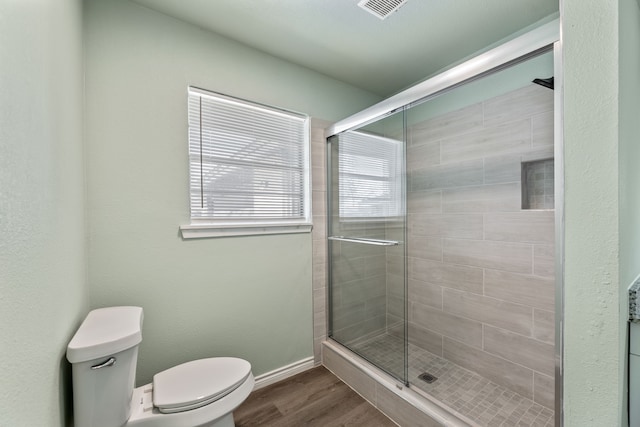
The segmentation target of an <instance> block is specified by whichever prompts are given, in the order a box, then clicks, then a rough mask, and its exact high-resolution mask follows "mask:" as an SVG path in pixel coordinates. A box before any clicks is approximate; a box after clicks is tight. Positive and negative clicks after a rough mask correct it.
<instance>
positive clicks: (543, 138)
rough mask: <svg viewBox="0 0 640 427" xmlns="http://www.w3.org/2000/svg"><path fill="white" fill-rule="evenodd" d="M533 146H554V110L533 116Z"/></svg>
mask: <svg viewBox="0 0 640 427" xmlns="http://www.w3.org/2000/svg"><path fill="white" fill-rule="evenodd" d="M531 130H532V138H531V142H532V146H533V148H540V147H548V146H553V111H548V112H546V113H542V114H538V115H537V116H533V117H532V118H531Z"/></svg>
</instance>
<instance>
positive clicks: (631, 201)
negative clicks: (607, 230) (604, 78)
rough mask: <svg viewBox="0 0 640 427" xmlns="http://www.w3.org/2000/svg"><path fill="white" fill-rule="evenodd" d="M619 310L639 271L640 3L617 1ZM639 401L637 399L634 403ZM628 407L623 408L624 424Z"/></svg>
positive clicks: (623, 327)
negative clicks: (618, 18) (618, 60)
mask: <svg viewBox="0 0 640 427" xmlns="http://www.w3.org/2000/svg"><path fill="white" fill-rule="evenodd" d="M619 31H620V33H619V34H620V83H619V86H620V87H621V88H623V90H621V91H620V100H619V108H620V155H619V167H620V224H619V227H620V312H621V313H626V312H627V310H628V308H627V307H628V297H627V295H628V294H627V287H628V286H629V285H630V284H631V283H632V282H633V280H634V279H635V278H636V277H637V276H638V275H639V274H640V257H638V253H640V221H638V212H640V186H639V185H638V183H639V182H640V168H638V159H640V120H638V112H639V111H640V79H639V78H638V76H640V7H639V6H638V3H637V2H634V1H633V0H621V1H620V29H619ZM621 317H622V318H621V319H620V344H621V350H622V353H623V355H626V354H627V352H628V349H627V348H626V344H627V340H626V334H627V324H626V319H625V318H624V316H621ZM625 370H626V365H621V366H620V371H621V372H620V375H621V377H622V378H623V382H621V384H620V387H621V395H622V402H623V406H626V384H625V383H626V378H627V375H626V374H625ZM637 404H638V403H636V405H637ZM626 414H627V411H626V410H625V409H624V408H623V411H622V416H623V425H624V422H625V419H626Z"/></svg>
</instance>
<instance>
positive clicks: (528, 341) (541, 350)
mask: <svg viewBox="0 0 640 427" xmlns="http://www.w3.org/2000/svg"><path fill="white" fill-rule="evenodd" d="M484 351H486V352H489V353H491V354H494V355H496V356H500V357H502V358H505V359H507V360H510V361H511V362H514V363H518V364H520V365H523V366H526V367H527V368H531V369H533V370H534V371H537V372H541V373H543V374H546V375H550V376H553V375H554V346H553V345H550V344H546V343H543V342H540V341H537V340H534V339H532V338H529V337H525V336H523V335H520V334H516V333H513V332H510V331H506V330H504V329H498V328H494V327H491V326H488V325H484Z"/></svg>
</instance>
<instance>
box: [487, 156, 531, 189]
mask: <svg viewBox="0 0 640 427" xmlns="http://www.w3.org/2000/svg"><path fill="white" fill-rule="evenodd" d="M521 161H522V156H519V155H507V156H492V157H487V158H486V159H485V160H484V184H499V183H506V182H520V180H521V178H522V167H521V166H520V163H521Z"/></svg>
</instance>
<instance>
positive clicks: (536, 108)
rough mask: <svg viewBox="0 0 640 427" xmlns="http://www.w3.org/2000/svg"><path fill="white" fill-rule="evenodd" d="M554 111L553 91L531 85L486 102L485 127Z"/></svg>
mask: <svg viewBox="0 0 640 427" xmlns="http://www.w3.org/2000/svg"><path fill="white" fill-rule="evenodd" d="M547 111H553V91H552V90H549V89H547V88H544V87H541V86H539V85H535V84H533V83H532V84H530V85H527V86H525V87H523V88H522V89H519V90H514V91H511V92H509V93H507V94H504V95H501V96H497V97H495V98H491V99H489V100H487V101H485V102H484V125H485V126H496V125H499V124H502V123H507V122H510V121H513V120H518V119H521V118H523V117H531V116H535V115H538V114H540V113H544V112H547Z"/></svg>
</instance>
